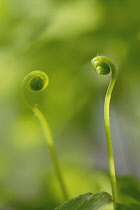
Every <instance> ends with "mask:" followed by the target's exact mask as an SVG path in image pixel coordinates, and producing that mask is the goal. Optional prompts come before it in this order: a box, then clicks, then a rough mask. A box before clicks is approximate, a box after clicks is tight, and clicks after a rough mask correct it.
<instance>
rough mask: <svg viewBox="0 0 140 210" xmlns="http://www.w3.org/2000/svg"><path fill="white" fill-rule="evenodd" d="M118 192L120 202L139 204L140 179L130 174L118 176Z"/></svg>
mask: <svg viewBox="0 0 140 210" xmlns="http://www.w3.org/2000/svg"><path fill="white" fill-rule="evenodd" d="M117 183H118V192H119V197H120V199H121V202H122V203H126V204H128V203H137V204H140V181H139V180H138V179H136V178H134V177H131V176H125V177H118V178H117Z"/></svg>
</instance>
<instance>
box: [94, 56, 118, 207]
mask: <svg viewBox="0 0 140 210" xmlns="http://www.w3.org/2000/svg"><path fill="white" fill-rule="evenodd" d="M91 63H92V66H93V67H94V68H95V69H96V72H97V73H98V74H102V75H107V74H109V73H110V72H111V73H112V76H111V80H110V83H109V86H108V89H107V92H106V96H105V102H104V122H105V132H106V143H107V149H108V159H109V170H110V180H111V187H112V196H113V202H114V206H115V203H116V201H117V199H118V198H117V184H116V175H115V165H114V154H113V146H112V137H111V129H110V117H109V107H110V99H111V94H112V90H113V88H114V85H115V81H116V68H115V65H114V64H113V63H112V61H111V60H110V59H109V58H107V57H105V56H97V57H95V58H93V59H92V61H91Z"/></svg>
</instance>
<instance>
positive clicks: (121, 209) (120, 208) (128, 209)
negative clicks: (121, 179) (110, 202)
mask: <svg viewBox="0 0 140 210" xmlns="http://www.w3.org/2000/svg"><path fill="white" fill-rule="evenodd" d="M139 209H140V206H139V205H136V204H129V205H123V204H117V207H116V210H139Z"/></svg>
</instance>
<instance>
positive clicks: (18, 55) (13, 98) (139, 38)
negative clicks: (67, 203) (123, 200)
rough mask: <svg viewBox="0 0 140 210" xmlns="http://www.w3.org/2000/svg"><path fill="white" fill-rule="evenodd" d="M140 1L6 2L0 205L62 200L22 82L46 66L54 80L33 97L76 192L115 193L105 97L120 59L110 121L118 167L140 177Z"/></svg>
mask: <svg viewBox="0 0 140 210" xmlns="http://www.w3.org/2000/svg"><path fill="white" fill-rule="evenodd" d="M139 11H140V3H139V2H137V3H136V2H134V1H131V0H127V1H126V0H123V1H122V0H114V1H112V0H108V1H103V0H67V1H66V0H59V1H57V0H24V1H22V0H1V1H0V88H1V91H0V209H3V210H19V209H21V210H22V209H23V210H25V209H26V210H27V209H34V210H36V209H38V210H45V209H47V210H52V209H54V207H56V206H57V205H59V204H60V203H61V202H62V196H61V192H60V189H59V184H58V183H57V180H56V177H55V174H54V171H53V166H52V163H51V160H50V157H49V153H48V149H47V147H46V143H45V141H44V136H43V133H42V129H41V127H40V124H39V122H38V120H37V118H36V117H35V116H34V115H33V113H32V112H31V110H30V109H29V107H28V106H27V105H26V103H25V100H24V97H23V94H22V91H21V83H22V80H23V78H24V77H25V76H26V75H27V74H28V73H29V72H31V71H33V70H43V71H44V72H46V73H47V74H48V76H49V79H50V83H49V86H48V88H47V90H45V91H44V92H43V93H40V94H39V95H37V97H36V103H37V104H38V105H39V107H40V109H41V110H42V112H43V113H44V115H45V116H46V118H47V120H48V122H49V124H50V127H51V130H52V133H53V136H54V139H55V144H56V150H57V153H58V155H59V159H60V162H61V167H62V169H63V173H64V176H65V180H66V182H67V185H68V186H69V193H70V196H71V197H73V196H76V195H78V194H80V193H86V192H89V191H91V192H100V191H101V190H104V191H108V192H110V184H109V179H108V175H107V174H106V172H103V171H104V170H105V171H108V159H107V151H106V143H105V133H104V122H103V103H104V96H105V92H106V89H107V86H108V83H109V78H110V76H101V75H97V74H96V73H95V72H94V70H93V69H92V67H91V63H90V61H91V59H92V58H93V57H95V56H96V55H105V56H108V57H110V58H111V59H112V60H113V61H114V63H115V65H116V67H117V74H118V77H117V83H116V86H115V89H114V92H113V95H112V101H111V111H110V112H111V129H112V137H113V144H114V151H115V162H116V171H117V174H118V175H126V174H129V175H134V176H136V177H140V170H139V159H140V153H139V148H140V97H139V90H140V71H139V67H140V58H139V52H140V12H139Z"/></svg>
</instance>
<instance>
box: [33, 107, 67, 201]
mask: <svg viewBox="0 0 140 210" xmlns="http://www.w3.org/2000/svg"><path fill="white" fill-rule="evenodd" d="M32 110H33V112H34V113H35V115H36V116H37V117H38V119H39V121H40V124H41V126H42V128H43V131H44V135H45V139H46V142H47V145H48V148H49V152H50V155H51V158H52V161H53V164H54V167H55V171H56V174H57V178H58V180H59V183H60V187H61V190H62V193H63V198H64V201H66V200H68V198H69V196H68V192H67V190H66V186H65V183H64V179H63V177H62V173H61V169H60V165H59V162H58V157H57V154H56V151H55V147H54V141H53V137H52V134H51V131H50V128H49V125H48V123H47V120H46V119H45V117H44V115H43V114H42V112H41V111H40V110H39V109H38V108H37V107H32Z"/></svg>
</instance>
